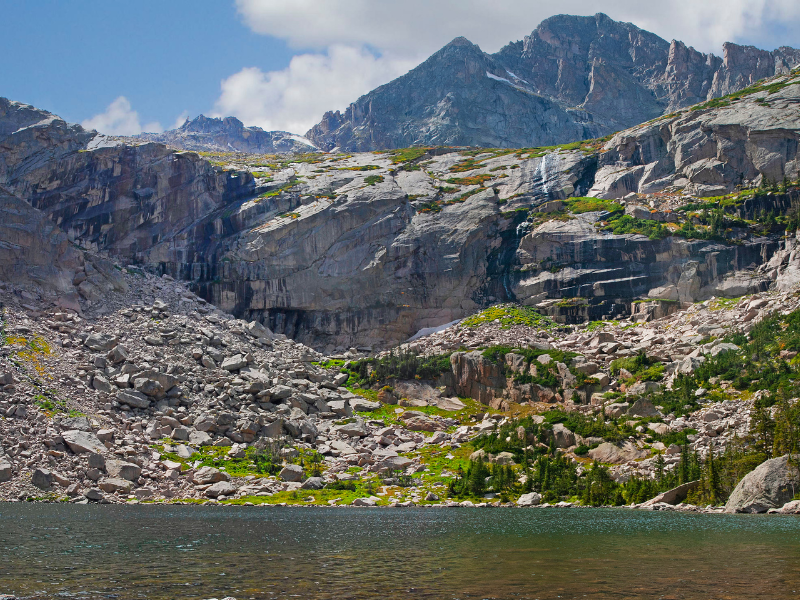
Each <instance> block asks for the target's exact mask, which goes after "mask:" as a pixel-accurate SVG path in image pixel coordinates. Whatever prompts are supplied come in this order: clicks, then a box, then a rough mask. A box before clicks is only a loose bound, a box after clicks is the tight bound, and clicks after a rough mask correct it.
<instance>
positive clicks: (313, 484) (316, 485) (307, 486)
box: [300, 477, 325, 490]
mask: <svg viewBox="0 0 800 600" xmlns="http://www.w3.org/2000/svg"><path fill="white" fill-rule="evenodd" d="M323 487H325V480H323V479H322V477H309V478H308V479H306V480H305V481H304V482H303V485H301V486H300V489H301V490H321V489H322V488H323Z"/></svg>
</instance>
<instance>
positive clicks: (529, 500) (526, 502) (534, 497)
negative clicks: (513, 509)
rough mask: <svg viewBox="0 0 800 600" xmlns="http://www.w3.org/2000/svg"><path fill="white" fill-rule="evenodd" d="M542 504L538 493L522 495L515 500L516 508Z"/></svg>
mask: <svg viewBox="0 0 800 600" xmlns="http://www.w3.org/2000/svg"><path fill="white" fill-rule="evenodd" d="M541 503H542V495H541V494H539V493H538V492H530V493H528V494H522V495H521V496H520V497H519V499H518V500H517V506H538V505H539V504H541Z"/></svg>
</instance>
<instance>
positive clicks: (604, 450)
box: [589, 442, 647, 464]
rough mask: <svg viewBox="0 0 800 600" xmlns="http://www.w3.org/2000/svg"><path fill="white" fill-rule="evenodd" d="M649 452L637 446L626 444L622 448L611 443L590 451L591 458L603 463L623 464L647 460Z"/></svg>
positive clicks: (605, 443) (604, 443)
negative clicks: (641, 459) (640, 459)
mask: <svg viewBox="0 0 800 600" xmlns="http://www.w3.org/2000/svg"><path fill="white" fill-rule="evenodd" d="M646 456H647V451H645V450H639V449H638V448H637V447H636V446H635V445H633V444H631V443H630V442H626V443H625V444H624V445H623V446H622V447H620V446H616V445H614V444H612V443H611V442H603V443H602V444H600V445H599V446H598V447H597V448H592V449H591V450H589V458H591V459H592V460H596V461H598V462H601V463H609V464H621V463H626V462H628V461H630V460H636V459H639V458H645V457H646Z"/></svg>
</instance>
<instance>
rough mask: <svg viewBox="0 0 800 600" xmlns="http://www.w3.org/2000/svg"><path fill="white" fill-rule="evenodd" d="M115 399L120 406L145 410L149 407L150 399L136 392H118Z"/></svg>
mask: <svg viewBox="0 0 800 600" xmlns="http://www.w3.org/2000/svg"><path fill="white" fill-rule="evenodd" d="M115 398H116V399H117V402H119V403H120V404H127V405H128V406H130V407H131V408H147V407H148V406H150V398H148V397H147V396H145V395H144V394H143V393H141V392H138V391H132V390H119V391H118V392H117V393H116V395H115Z"/></svg>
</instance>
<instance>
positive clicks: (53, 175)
mask: <svg viewBox="0 0 800 600" xmlns="http://www.w3.org/2000/svg"><path fill="white" fill-rule="evenodd" d="M0 123H2V125H0V184H2V185H4V186H5V187H6V188H7V189H8V190H9V191H10V192H12V193H14V194H16V195H18V196H19V197H21V198H23V199H24V200H25V201H27V202H28V203H29V204H30V205H31V206H33V207H34V208H36V209H39V210H41V211H42V212H43V213H45V214H46V215H47V216H48V217H50V219H51V220H52V221H53V222H54V223H55V224H57V225H58V226H59V227H60V228H61V229H62V230H63V231H64V232H65V233H66V234H67V236H68V237H69V239H70V240H74V241H77V242H79V243H80V245H81V246H82V247H84V248H86V249H91V250H98V251H109V252H111V253H113V254H114V255H116V256H119V257H123V258H125V259H127V260H131V261H132V260H136V259H138V260H142V261H145V262H146V260H147V255H146V252H147V251H148V250H149V249H150V248H151V247H152V246H154V245H155V244H157V243H159V242H164V241H165V240H171V239H173V238H175V237H178V236H179V235H180V233H181V231H182V230H183V229H184V228H186V227H188V226H190V225H192V224H194V223H195V222H197V221H198V220H199V219H201V218H203V217H205V216H207V215H208V214H209V213H211V212H213V211H215V210H217V209H219V208H221V207H223V206H225V205H226V204H227V203H228V202H230V201H231V200H234V199H236V198H238V197H240V196H244V195H248V194H251V195H252V193H253V190H254V183H253V177H252V175H250V174H249V173H236V172H230V171H224V170H222V169H220V168H218V167H213V166H212V165H210V164H209V163H208V162H207V161H205V160H202V159H201V158H200V157H199V156H197V155H196V154H194V153H178V152H174V151H172V150H168V149H167V148H166V147H164V146H163V145H160V144H152V143H150V144H142V145H138V146H130V145H125V144H119V143H114V142H109V141H108V140H107V138H104V137H103V136H100V135H98V134H97V133H96V132H87V131H85V130H83V128H81V127H80V126H79V125H68V124H67V123H65V122H64V121H63V120H62V119H60V118H58V117H56V116H55V115H52V114H50V113H48V112H45V111H42V110H38V109H35V108H33V107H30V106H28V105H25V104H21V103H19V102H13V101H10V100H6V99H5V98H0Z"/></svg>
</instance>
